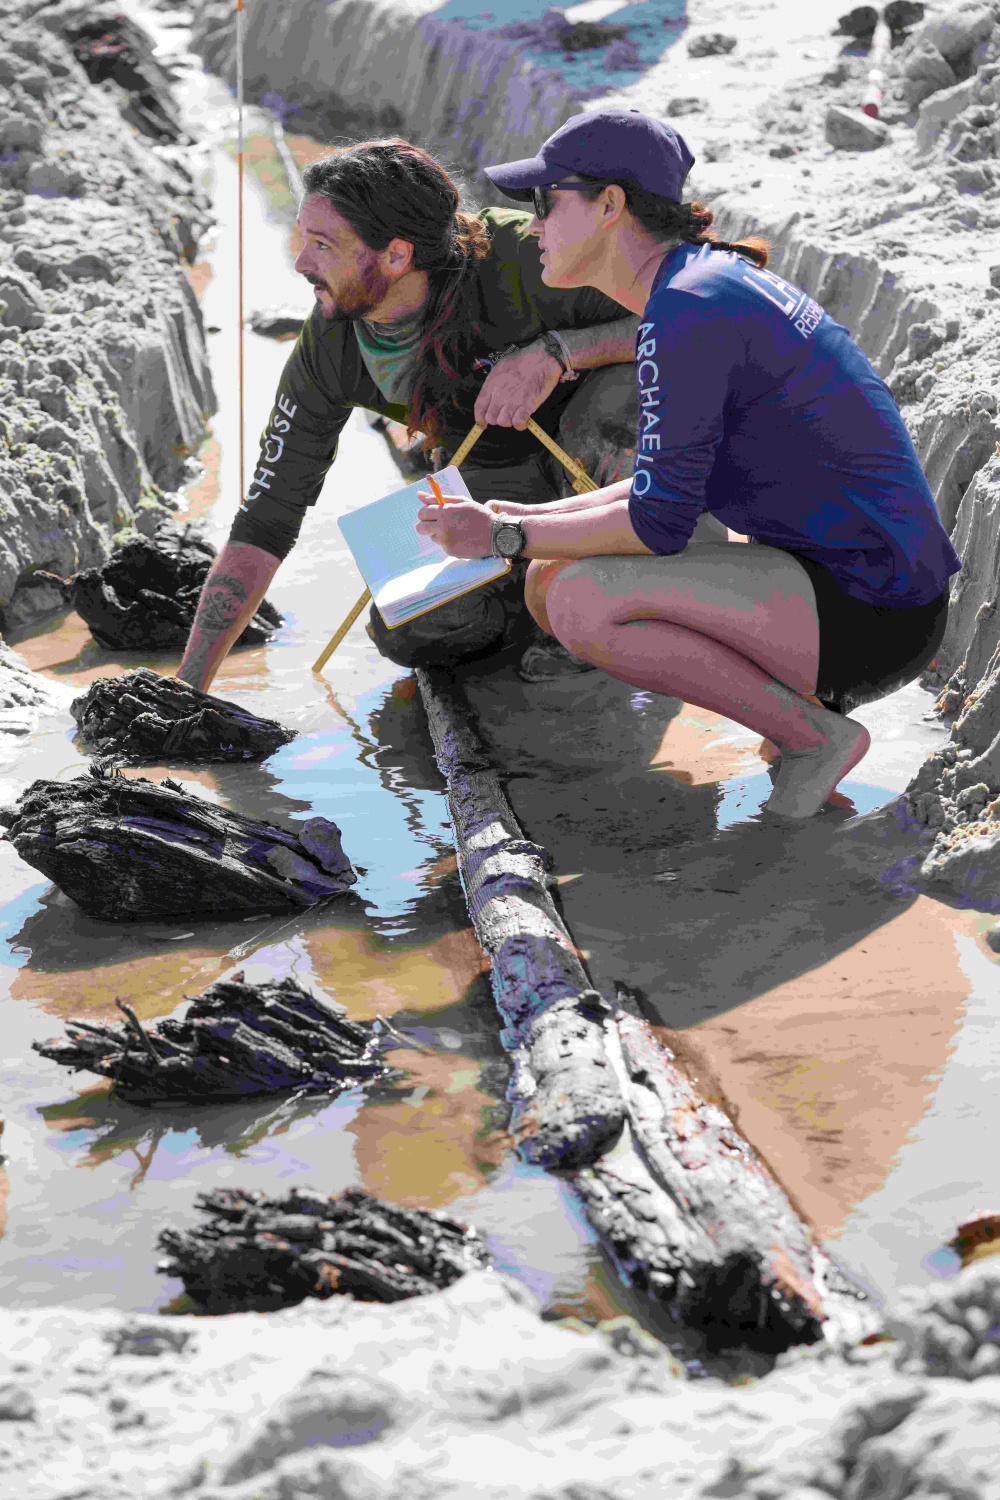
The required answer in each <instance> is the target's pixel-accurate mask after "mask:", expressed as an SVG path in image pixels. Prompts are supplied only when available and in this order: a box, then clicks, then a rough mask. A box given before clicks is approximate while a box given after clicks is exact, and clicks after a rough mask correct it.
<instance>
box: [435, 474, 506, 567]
mask: <svg viewBox="0 0 1000 1500" xmlns="http://www.w3.org/2000/svg"><path fill="white" fill-rule="evenodd" d="M427 483H428V484H429V485H430V487H431V491H432V493H431V494H428V493H427V492H426V491H425V490H418V492H417V494H418V498H419V499H420V500H421V501H422V502H423V504H422V507H421V510H420V517H419V519H418V521H417V531H418V532H419V533H420V534H421V536H430V537H433V538H434V540H435V541H436V542H437V544H438V546H439V547H441V548H443V549H444V551H445V552H447V553H449V555H450V556H452V557H489V556H490V552H491V537H492V523H493V517H492V515H491V514H490V513H489V511H487V510H485V509H484V508H483V506H481V505H479V504H477V502H476V501H475V500H467V499H466V498H465V497H464V496H463V495H446V494H444V493H443V491H442V489H441V486H440V484H438V482H437V480H436V479H435V478H434V476H433V475H432V474H428V476H427ZM446 508H447V515H445V510H446Z"/></svg>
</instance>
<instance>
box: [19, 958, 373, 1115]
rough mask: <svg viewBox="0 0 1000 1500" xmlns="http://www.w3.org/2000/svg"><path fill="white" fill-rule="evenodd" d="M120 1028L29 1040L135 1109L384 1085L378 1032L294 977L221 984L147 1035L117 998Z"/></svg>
mask: <svg viewBox="0 0 1000 1500" xmlns="http://www.w3.org/2000/svg"><path fill="white" fill-rule="evenodd" d="M117 1003H118V1009H119V1010H120V1011H121V1012H122V1014H123V1015H124V1016H125V1021H124V1022H122V1023H119V1024H117V1025H116V1024H114V1023H111V1024H101V1025H97V1024H95V1023H94V1022H92V1021H79V1020H71V1021H67V1022H66V1036H65V1037H59V1038H57V1039H55V1040H53V1041H49V1042H32V1044H31V1045H32V1047H33V1048H34V1050H35V1051H36V1052H40V1053H41V1055H42V1056H43V1057H47V1058H49V1059H51V1061H52V1062H57V1063H61V1064H62V1066H63V1067H65V1068H71V1069H73V1071H74V1072H76V1071H78V1070H79V1069H86V1070H87V1071H88V1072H90V1073H99V1074H101V1075H102V1076H103V1077H104V1078H110V1079H112V1080H113V1082H114V1085H115V1087H114V1092H115V1093H116V1094H119V1095H120V1096H121V1097H122V1098H123V1099H127V1100H128V1101H129V1102H130V1103H134V1104H155V1103H162V1102H164V1101H168V1100H189V1101H192V1102H199V1101H200V1102H202V1103H206V1102H211V1101H217V1100H220V1099H234V1098H242V1097H244V1096H245V1095H247V1094H270V1093H277V1092H279V1091H281V1090H283V1089H296V1090H310V1091H311V1090H321V1091H323V1092H326V1093H340V1092H341V1091H342V1090H344V1089H350V1088H355V1087H357V1085H358V1084H361V1083H371V1082H374V1081H376V1080H378V1079H381V1078H384V1077H385V1076H386V1074H387V1073H388V1071H389V1069H388V1068H387V1067H386V1065H385V1063H384V1062H383V1061H382V1058H381V1056H380V1053H379V1050H378V1045H377V1041H376V1038H375V1035H374V1033H373V1031H372V1028H371V1027H369V1026H362V1025H359V1024H358V1023H357V1022H356V1021H351V1020H349V1019H348V1018H347V1016H346V1014H345V1013H344V1009H343V1007H342V1006H338V1005H337V1004H336V1003H335V1002H334V1001H332V1000H330V999H327V998H323V999H321V998H320V997H319V996H318V995H316V994H313V993H312V992H311V991H310V990H307V989H305V988H304V987H303V986H302V985H301V984H299V982H298V980H296V979H294V978H292V977H291V976H290V975H289V976H288V977H286V978H284V979H275V980H267V981H265V982H264V983H263V984H247V983H246V982H245V981H244V978H243V975H242V974H234V975H233V977H232V978H231V979H220V980H217V981H216V983H215V984H212V985H209V987H208V989H207V990H205V991H204V993H203V994H201V995H198V996H196V997H195V998H194V999H193V1000H192V1002H191V1005H190V1007H189V1009H188V1011H187V1013H186V1014H185V1015H184V1017H183V1018H182V1019H174V1018H173V1017H169V1016H168V1017H167V1018H166V1019H165V1020H162V1021H157V1022H156V1023H155V1024H154V1025H152V1026H150V1027H143V1026H142V1025H141V1023H140V1022H139V1020H138V1019H137V1018H136V1016H135V1013H134V1012H133V1011H132V1010H130V1008H129V1007H128V1006H127V1005H124V1004H123V1003H122V1002H121V1001H120V1000H119V1001H118V1002H117Z"/></svg>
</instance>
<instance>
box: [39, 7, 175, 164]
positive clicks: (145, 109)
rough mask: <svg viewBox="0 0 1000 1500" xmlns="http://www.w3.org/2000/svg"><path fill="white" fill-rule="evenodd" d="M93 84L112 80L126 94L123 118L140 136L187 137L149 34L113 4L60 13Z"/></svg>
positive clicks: (165, 139) (61, 26) (59, 20)
mask: <svg viewBox="0 0 1000 1500" xmlns="http://www.w3.org/2000/svg"><path fill="white" fill-rule="evenodd" d="M53 24H55V25H58V26H59V29H60V30H61V31H62V33H63V35H64V36H65V37H66V38H67V40H68V41H69V42H70V43H71V44H72V47H73V51H74V53H75V54H76V58H77V61H78V62H79V63H81V64H82V65H83V69H84V71H85V72H86V74H87V77H88V78H89V79H90V81H91V83H104V82H106V81H108V80H110V81H112V82H114V83H116V84H117V85H118V87H119V88H120V89H123V90H124V91H125V93H126V94H128V96H129V104H128V110H127V116H128V118H129V120H130V121H131V123H132V124H133V125H135V126H136V127H137V129H139V130H140V131H141V132H142V133H143V135H146V136H150V137H152V139H153V140H155V141H160V142H168V143H170V144H171V145H173V144H176V143H178V142H181V141H185V140H186V139H188V138H187V136H186V135H185V133H184V130H183V128H182V126H181V122H180V116H179V115H178V112H177V105H176V103H175V101H174V98H173V91H172V89H171V81H170V77H169V75H168V74H167V73H166V72H165V70H164V69H163V68H162V67H160V65H159V63H158V62H157V61H156V58H155V56H154V50H153V43H152V41H151V39H150V37H149V35H148V34H147V33H146V32H145V31H144V30H143V29H142V28H141V27H140V26H138V25H136V23H135V22H134V21H132V20H130V19H129V17H128V16H123V15H122V14H121V13H120V12H119V11H118V10H117V9H116V8H115V7H113V6H108V7H105V8H103V9H101V8H99V9H98V10H97V12H96V13H95V12H93V11H92V10H91V9H90V8H89V7H88V8H87V10H86V11H84V10H83V9H82V8H81V10H80V11H79V12H76V13H74V12H70V14H69V16H66V17H58V18H56V19H55V21H54V23H53Z"/></svg>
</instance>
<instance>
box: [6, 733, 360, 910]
mask: <svg viewBox="0 0 1000 1500" xmlns="http://www.w3.org/2000/svg"><path fill="white" fill-rule="evenodd" d="M0 825H2V826H3V827H5V828H6V829H7V834H6V837H7V838H8V839H9V841H10V842H11V843H12V844H13V845H14V848H15V849H16V850H17V852H18V854H19V855H20V856H21V858H22V859H23V860H24V861H25V863H26V864H29V865H32V866H33V867H34V868H35V869H36V870H41V872H42V874H43V875H47V876H48V878H49V879H50V880H52V881H53V882H54V883H55V884H56V885H57V886H59V888H60V890H63V891H65V893H66V895H67V896H69V897H71V898H72V900H74V901H75V902H76V903H77V905H79V906H81V907H82V908H83V910H84V911H85V912H87V913H88V914H89V915H90V916H93V917H101V918H103V919H104V920H105V921H109V922H134V921H137V920H139V919H141V918H148V917H164V916H180V915H190V916H211V915H213V914H215V913H217V912H240V913H243V914H249V913H251V912H283V911H298V910H301V909H303V908H305V907H309V906H315V905H316V904H317V903H318V902H320V901H326V900H329V899H330V898H331V897H333V896H340V895H343V894H344V892H345V891H347V890H348V889H349V888H350V887H351V886H352V885H354V884H355V883H356V881H357V876H356V875H355V873H354V870H353V869H352V868H351V863H350V860H349V859H348V858H347V856H346V854H345V853H344V851H343V849H342V848H341V845H340V830H339V829H338V828H337V826H336V824H334V823H330V822H328V820H327V819H326V818H310V819H309V820H308V822H306V823H303V824H302V825H301V828H300V829H299V831H298V835H297V836H296V834H293V833H288V832H286V830H285V829H283V828H278V827H276V825H275V824H273V823H263V822H259V821H257V820H256V819H254V818H248V817H245V816H244V815H243V814H242V813H235V812H230V811H229V810H228V809H227V808H223V807H215V806H213V805H212V804H211V803H210V802H205V801H203V800H202V799H201V798H200V797H192V796H190V795H189V794H188V793H187V792H186V791H185V790H184V789H183V787H181V786H180V785H178V783H177V782H175V781H171V780H169V779H165V780H163V781H161V782H153V781H147V780H145V779H144V778H139V777H136V778H131V777H126V776H122V775H121V774H119V773H117V772H115V771H108V769H107V768H106V767H105V766H104V765H103V764H102V763H101V762H96V763H95V764H94V765H93V766H92V767H91V770H90V774H89V775H87V776H80V777H77V778H76V779H75V780H74V781H35V782H32V784H31V786H29V787H28V789H27V790H26V791H25V792H24V793H23V794H22V795H21V797H20V799H19V801H18V802H17V803H16V804H15V805H14V806H13V807H8V808H4V809H0Z"/></svg>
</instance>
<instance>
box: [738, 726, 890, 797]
mask: <svg viewBox="0 0 1000 1500" xmlns="http://www.w3.org/2000/svg"><path fill="white" fill-rule="evenodd" d="M820 712H821V714H822V729H823V733H824V734H825V736H826V742H825V744H823V745H817V746H816V747H815V748H814V749H810V750H782V752H781V761H780V763H779V765H778V773H777V775H776V777H775V779H774V791H773V792H772V793H771V795H770V797H768V799H767V801H766V803H765V804H764V806H765V807H766V808H767V811H768V812H772V813H780V814H781V816H782V817H785V818H811V817H812V816H813V814H814V813H818V812H819V810H820V808H821V807H822V806H823V804H824V802H826V800H827V798H828V797H829V796H830V793H831V792H832V791H833V789H834V787H835V786H836V785H837V783H838V782H839V781H841V780H843V778H844V777H845V776H846V775H847V773H848V772H849V771H851V770H853V769H854V767H855V766H856V765H857V763H858V761H859V760H861V759H862V757H863V756H865V755H867V753H868V747H869V746H870V744H871V735H870V734H869V733H868V731H867V729H866V728H865V726H864V725H863V724H859V723H858V722H857V721H856V720H855V719H848V718H843V717H842V716H841V715H840V714H834V713H830V712H829V711H828V710H827V709H821V710H820Z"/></svg>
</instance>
